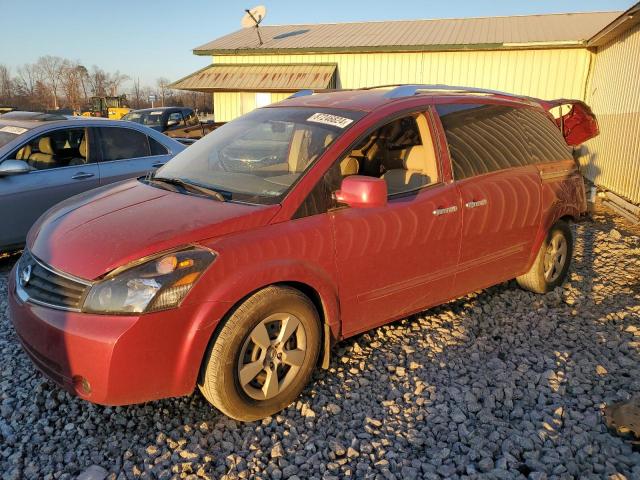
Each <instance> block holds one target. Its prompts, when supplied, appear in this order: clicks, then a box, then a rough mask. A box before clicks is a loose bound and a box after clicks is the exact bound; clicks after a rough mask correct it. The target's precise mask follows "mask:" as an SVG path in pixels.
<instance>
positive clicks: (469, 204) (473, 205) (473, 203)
mask: <svg viewBox="0 0 640 480" xmlns="http://www.w3.org/2000/svg"><path fill="white" fill-rule="evenodd" d="M486 204H487V199H486V198H483V199H482V200H478V201H475V200H472V201H471V202H467V203H465V204H464V206H465V207H467V208H476V207H484V206H485V205H486Z"/></svg>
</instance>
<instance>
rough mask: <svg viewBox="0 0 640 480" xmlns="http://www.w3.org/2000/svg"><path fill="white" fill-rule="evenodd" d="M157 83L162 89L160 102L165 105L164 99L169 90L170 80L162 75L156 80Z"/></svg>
mask: <svg viewBox="0 0 640 480" xmlns="http://www.w3.org/2000/svg"><path fill="white" fill-rule="evenodd" d="M156 85H157V86H158V88H159V89H160V102H161V106H163V107H164V100H165V98H166V96H167V94H168V92H169V80H168V79H166V78H165V77H160V78H158V79H157V80H156Z"/></svg>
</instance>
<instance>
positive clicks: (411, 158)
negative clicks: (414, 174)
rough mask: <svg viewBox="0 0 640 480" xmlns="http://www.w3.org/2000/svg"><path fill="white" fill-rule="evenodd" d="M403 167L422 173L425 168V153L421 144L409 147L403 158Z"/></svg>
mask: <svg viewBox="0 0 640 480" xmlns="http://www.w3.org/2000/svg"><path fill="white" fill-rule="evenodd" d="M404 168H405V169H406V170H416V171H419V172H423V173H424V171H425V170H426V168H427V155H426V152H425V150H424V147H423V146H422V145H415V146H413V147H411V148H410V149H409V151H408V152H407V156H406V158H405V159H404Z"/></svg>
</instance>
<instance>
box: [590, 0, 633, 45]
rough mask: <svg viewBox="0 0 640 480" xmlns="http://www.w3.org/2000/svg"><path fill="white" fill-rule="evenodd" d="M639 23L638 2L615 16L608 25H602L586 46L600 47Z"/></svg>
mask: <svg viewBox="0 0 640 480" xmlns="http://www.w3.org/2000/svg"><path fill="white" fill-rule="evenodd" d="M639 23H640V2H638V3H636V4H635V5H633V6H632V7H631V8H629V9H628V10H627V11H626V12H624V13H623V14H622V15H620V16H619V17H618V18H616V19H615V20H614V21H613V22H611V23H610V24H609V25H607V26H606V27H604V28H603V29H602V30H600V31H599V32H598V33H596V34H595V35H594V36H593V37H591V39H589V42H588V43H587V46H588V47H601V46H602V45H605V44H607V43H609V42H610V41H611V40H613V39H614V38H616V37H617V36H618V35H620V34H622V33H624V32H626V31H627V30H629V29H631V28H633V27H635V26H636V25H638V24H639Z"/></svg>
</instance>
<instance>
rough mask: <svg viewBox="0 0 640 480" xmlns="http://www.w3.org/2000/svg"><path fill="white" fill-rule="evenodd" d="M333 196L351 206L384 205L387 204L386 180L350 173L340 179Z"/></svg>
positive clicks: (373, 206) (369, 206)
mask: <svg viewBox="0 0 640 480" xmlns="http://www.w3.org/2000/svg"><path fill="white" fill-rule="evenodd" d="M334 197H335V199H336V200H337V201H338V202H340V203H346V204H347V205H349V206H350V207H352V208H375V207H384V206H385V205H386V204H387V182H385V181H384V180H383V179H381V178H376V177H365V176H363V175H351V176H350V177H347V178H345V179H344V180H342V185H341V186H340V190H338V191H337V192H335V193H334Z"/></svg>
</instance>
